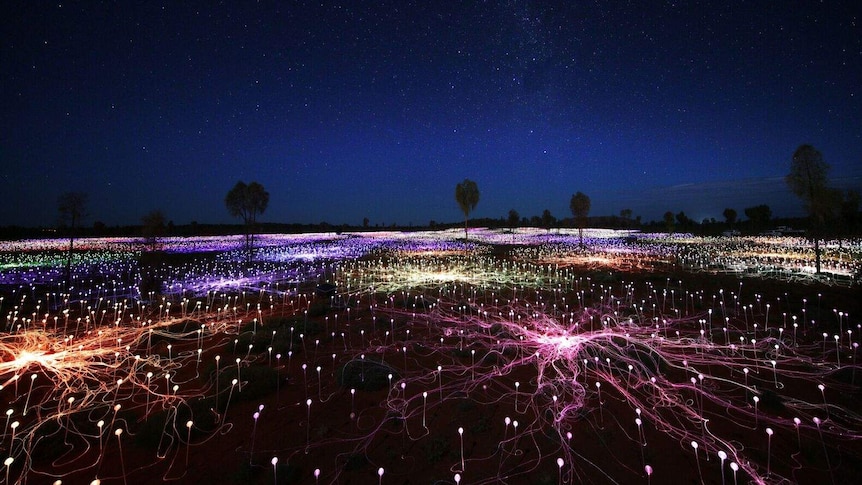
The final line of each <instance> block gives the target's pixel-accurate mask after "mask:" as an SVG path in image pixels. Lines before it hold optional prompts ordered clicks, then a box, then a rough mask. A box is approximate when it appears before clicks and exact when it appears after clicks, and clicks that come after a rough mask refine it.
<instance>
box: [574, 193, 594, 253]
mask: <svg viewBox="0 0 862 485" xmlns="http://www.w3.org/2000/svg"><path fill="white" fill-rule="evenodd" d="M569 209H571V210H572V215H573V216H575V222H576V223H577V224H578V237H579V238H580V240H581V247H582V248H583V247H584V226H585V225H586V224H587V215H589V213H590V198H589V197H588V196H587V195H585V194H583V193H582V192H578V193H576V194H574V195H572V199H571V200H570V201H569Z"/></svg>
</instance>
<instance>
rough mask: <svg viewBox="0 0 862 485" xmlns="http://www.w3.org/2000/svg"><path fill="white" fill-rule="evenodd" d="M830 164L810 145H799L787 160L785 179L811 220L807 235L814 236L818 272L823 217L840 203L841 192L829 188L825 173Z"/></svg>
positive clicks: (818, 270) (832, 211) (826, 216)
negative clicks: (788, 161)
mask: <svg viewBox="0 0 862 485" xmlns="http://www.w3.org/2000/svg"><path fill="white" fill-rule="evenodd" d="M828 172H829V165H828V164H827V163H826V162H824V161H823V155H822V154H821V153H820V152H819V151H818V150H817V149H816V148H814V147H813V146H811V145H800V146H799V147H798V148H797V149H796V151H795V152H793V157H792V159H791V162H790V173H789V174H787V177H785V180H786V182H787V185H788V187H790V191H791V192H793V193H794V194H796V196H797V197H799V198H800V199H802V202H803V204H804V206H805V211H806V212H808V217H809V219H810V221H811V232H810V236H811V237H812V238H813V239H814V255H815V266H816V270H817V274H820V238H821V237H823V229H824V225H825V222H826V219H828V218H829V217H831V216H832V214H833V213H834V212H835V210H836V209H837V207H838V206H839V205H840V203H841V202H840V198H841V196H840V193H838V192H837V191H835V190H832V189H830V188H829V184H828V180H827V174H828Z"/></svg>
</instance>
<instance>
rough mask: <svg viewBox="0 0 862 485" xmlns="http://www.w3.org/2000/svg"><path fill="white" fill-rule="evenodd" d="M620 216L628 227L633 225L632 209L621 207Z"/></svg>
mask: <svg viewBox="0 0 862 485" xmlns="http://www.w3.org/2000/svg"><path fill="white" fill-rule="evenodd" d="M620 217H621V218H622V220H623V223H624V224H625V226H626V227H630V226H631V225H632V210H631V209H621V210H620Z"/></svg>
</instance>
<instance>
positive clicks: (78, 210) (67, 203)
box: [57, 192, 89, 288]
mask: <svg viewBox="0 0 862 485" xmlns="http://www.w3.org/2000/svg"><path fill="white" fill-rule="evenodd" d="M88 199H89V197H88V196H87V194H85V193H84V192H66V193H65V194H62V195H60V197H58V198H57V209H58V210H59V211H60V222H61V223H62V224H68V225H69V251H68V253H67V255H66V287H67V288H68V287H69V285H70V283H71V280H72V251H73V249H74V247H75V228H77V227H78V224H80V223H81V220H82V219H83V218H85V217H87V200H88Z"/></svg>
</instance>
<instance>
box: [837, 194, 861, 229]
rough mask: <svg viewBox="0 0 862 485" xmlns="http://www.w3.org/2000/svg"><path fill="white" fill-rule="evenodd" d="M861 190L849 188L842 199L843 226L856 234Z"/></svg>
mask: <svg viewBox="0 0 862 485" xmlns="http://www.w3.org/2000/svg"><path fill="white" fill-rule="evenodd" d="M859 201H860V196H859V191H857V190H853V189H850V190H848V191H847V192H846V193H845V195H844V197H843V198H842V200H841V211H840V212H841V222H842V224H841V227H842V228H844V230H845V231H846V233H847V234H855V233H856V226H857V224H858V222H859Z"/></svg>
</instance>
